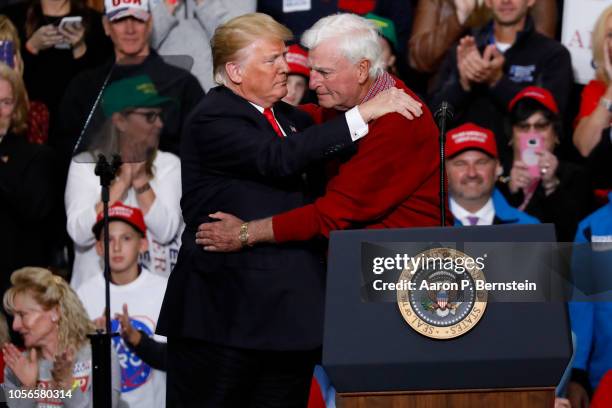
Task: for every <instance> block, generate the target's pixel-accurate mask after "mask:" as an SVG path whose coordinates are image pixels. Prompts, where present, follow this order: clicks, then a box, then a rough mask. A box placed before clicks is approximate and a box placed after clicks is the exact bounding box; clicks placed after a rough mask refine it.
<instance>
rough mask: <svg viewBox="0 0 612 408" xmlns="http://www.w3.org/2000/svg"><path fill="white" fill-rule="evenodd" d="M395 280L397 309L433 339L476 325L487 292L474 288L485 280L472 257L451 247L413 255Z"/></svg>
mask: <svg viewBox="0 0 612 408" xmlns="http://www.w3.org/2000/svg"><path fill="white" fill-rule="evenodd" d="M413 258H414V259H416V260H417V261H419V260H420V261H419V262H415V263H413V264H412V265H409V266H408V268H407V269H404V271H403V272H402V274H401V276H400V278H399V281H400V282H403V281H409V282H410V284H409V285H406V286H407V287H408V288H407V289H404V290H398V291H397V304H398V306H399V310H400V312H401V314H402V316H403V317H404V320H406V323H408V325H410V327H412V328H413V329H414V330H416V331H417V332H418V333H420V334H422V335H424V336H427V337H431V338H434V339H452V338H455V337H459V336H461V335H463V334H465V333H467V332H468V331H470V330H471V329H473V328H474V326H476V324H477V323H478V321H480V319H481V318H482V316H483V314H484V312H485V309H486V307H487V292H486V291H485V290H476V285H475V281H482V282H484V281H485V276H484V273H483V271H482V270H481V269H480V268H479V267H478V265H477V263H476V262H475V261H474V259H473V258H472V257H470V256H469V255H466V254H465V253H463V252H461V251H458V250H456V249H452V248H433V249H429V250H427V251H424V252H422V253H420V254H418V255H417V256H415V257H413Z"/></svg>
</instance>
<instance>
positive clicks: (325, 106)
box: [196, 14, 451, 251]
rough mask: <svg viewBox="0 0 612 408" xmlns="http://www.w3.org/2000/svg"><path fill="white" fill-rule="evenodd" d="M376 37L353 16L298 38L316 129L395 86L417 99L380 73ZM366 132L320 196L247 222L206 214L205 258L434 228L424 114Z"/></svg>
mask: <svg viewBox="0 0 612 408" xmlns="http://www.w3.org/2000/svg"><path fill="white" fill-rule="evenodd" d="M377 35H378V33H377V31H376V29H375V28H374V27H373V26H372V25H371V24H370V23H369V22H368V21H367V20H365V19H363V18H361V17H358V16H356V15H352V14H337V15H333V16H329V17H325V18H323V19H321V20H319V21H318V22H317V23H316V24H315V25H314V26H313V27H312V28H311V29H310V30H308V31H307V32H306V33H305V34H304V36H303V37H302V43H303V44H304V45H305V46H306V47H307V48H309V49H310V54H309V64H310V66H311V75H310V88H311V89H313V90H314V91H315V92H316V93H317V97H318V100H319V106H314V105H309V106H306V107H304V109H305V110H307V111H308V112H309V113H310V114H311V116H312V117H313V118H314V119H315V121H316V122H318V123H320V122H323V121H326V120H329V119H331V118H333V117H335V116H336V115H338V114H342V113H343V112H344V111H346V110H348V109H350V108H352V107H353V106H356V105H358V104H360V103H362V102H364V101H367V100H368V99H370V98H372V97H374V96H375V95H376V94H377V93H379V92H381V91H383V90H385V89H388V88H391V87H394V86H395V87H398V88H401V89H404V90H405V91H406V93H408V94H409V95H410V96H412V97H413V98H415V99H416V98H417V96H416V95H415V94H414V93H413V92H412V91H410V90H409V89H408V88H407V87H406V85H404V83H403V82H401V81H400V80H399V79H397V78H395V77H393V76H391V75H389V74H388V73H386V72H384V70H383V68H382V61H381V51H380V48H379V46H378V42H377ZM369 126H370V131H369V134H368V136H367V137H365V138H363V139H361V140H360V141H359V142H358V145H357V152H356V153H355V154H354V155H352V156H351V157H350V158H349V159H348V160H345V161H343V162H342V163H337V165H336V166H328V167H333V170H332V172H331V174H330V178H329V181H328V184H327V189H326V192H325V195H324V196H323V197H320V198H319V199H317V200H316V201H315V202H314V203H312V204H309V205H306V206H304V207H301V208H297V209H294V210H291V211H288V212H285V213H282V214H277V215H273V216H271V217H269V218H265V219H260V220H251V221H248V222H243V220H240V219H238V218H236V217H234V216H232V215H229V214H225V213H221V212H217V213H215V214H211V215H210V217H211V218H215V219H219V220H220V222H214V223H208V224H202V225H201V226H200V227H199V229H198V232H197V234H196V238H197V239H196V242H197V243H198V244H201V245H203V246H204V249H205V250H208V251H236V250H239V249H240V248H241V247H243V246H246V245H248V246H252V245H256V244H258V243H265V242H268V243H270V242H276V243H282V242H288V241H304V240H310V239H312V238H315V237H319V236H323V237H328V236H329V233H330V231H333V230H340V229H351V228H398V227H425V226H435V225H439V219H440V214H439V201H438V200H439V191H438V189H439V154H438V138H437V133H438V131H437V128H436V126H435V123H434V121H433V119H432V115H431V113H430V112H429V111H428V110H427V109H426V108H423V115H421V116H420V117H419V118H416V119H414V120H408V119H406V118H405V117H403V116H402V115H400V114H397V113H391V114H387V115H385V116H382V117H381V118H379V119H377V120H375V121H373V122H370V124H369ZM328 173H329V172H328ZM271 215H272V214H271ZM447 219H449V220H450V219H451V217H450V216H448V217H447Z"/></svg>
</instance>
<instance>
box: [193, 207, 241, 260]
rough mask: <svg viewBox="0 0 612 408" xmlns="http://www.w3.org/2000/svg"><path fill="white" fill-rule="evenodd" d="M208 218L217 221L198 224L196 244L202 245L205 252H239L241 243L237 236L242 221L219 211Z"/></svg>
mask: <svg viewBox="0 0 612 408" xmlns="http://www.w3.org/2000/svg"><path fill="white" fill-rule="evenodd" d="M209 217H210V218H212V219H215V220H219V221H216V222H207V223H204V224H200V226H199V227H198V231H197V232H196V244H198V245H202V246H203V247H204V250H205V251H215V252H236V251H240V249H242V243H241V242H240V239H239V235H240V227H241V226H242V224H243V221H242V220H241V219H240V218H238V217H235V216H233V215H231V214H226V213H224V212H220V211H217V212H216V213H214V214H210V215H209Z"/></svg>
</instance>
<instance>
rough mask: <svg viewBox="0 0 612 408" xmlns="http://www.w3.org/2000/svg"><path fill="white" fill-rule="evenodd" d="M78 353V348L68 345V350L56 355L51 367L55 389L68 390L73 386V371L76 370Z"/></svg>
mask: <svg viewBox="0 0 612 408" xmlns="http://www.w3.org/2000/svg"><path fill="white" fill-rule="evenodd" d="M76 354H77V353H76V350H75V349H74V348H73V347H68V349H67V350H64V351H63V352H61V353H59V354H58V355H57V356H55V359H54V360H53V367H52V368H51V378H53V384H52V388H53V389H60V390H67V389H70V387H72V382H73V377H72V372H73V370H74V362H75V359H76Z"/></svg>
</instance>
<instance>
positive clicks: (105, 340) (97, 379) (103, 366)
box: [88, 154, 121, 408]
mask: <svg viewBox="0 0 612 408" xmlns="http://www.w3.org/2000/svg"><path fill="white" fill-rule="evenodd" d="M119 167H121V156H119V155H117V154H114V155H113V157H112V160H111V162H110V163H109V162H108V161H107V160H106V157H105V156H104V155H103V154H99V155H98V161H97V163H96V168H95V173H96V176H98V177H100V186H101V187H102V204H103V207H104V208H103V213H102V214H103V231H104V235H103V240H104V241H103V243H104V284H105V287H104V290H105V304H106V308H105V309H104V319H105V320H106V331H102V330H97V331H96V333H95V334H90V335H89V336H88V337H89V339H90V341H91V358H92V362H93V364H92V366H93V378H94V381H93V402H94V406H95V407H96V408H99V407H104V408H107V407H108V408H110V407H111V406H112V391H113V390H112V371H111V367H112V362H111V339H112V337H113V336H117V333H112V334H111V319H110V262H109V260H110V254H109V246H110V245H109V236H108V202H109V199H110V194H109V186H110V184H111V182H112V181H113V180H114V179H115V175H116V174H117V170H118V169H119Z"/></svg>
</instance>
